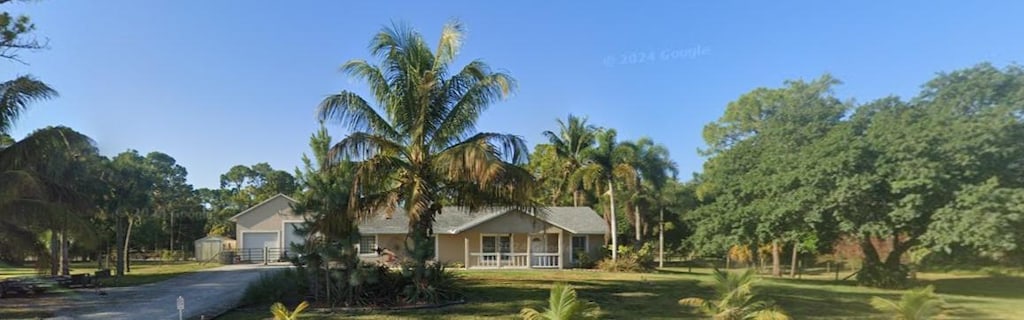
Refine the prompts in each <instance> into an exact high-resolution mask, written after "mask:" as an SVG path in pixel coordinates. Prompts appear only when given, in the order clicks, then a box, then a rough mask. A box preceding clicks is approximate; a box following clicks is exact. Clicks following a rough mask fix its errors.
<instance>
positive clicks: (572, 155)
mask: <svg viewBox="0 0 1024 320" xmlns="http://www.w3.org/2000/svg"><path fill="white" fill-rule="evenodd" d="M558 129H559V130H558V133H557V134H556V133H554V132H552V131H544V133H543V134H544V136H545V137H547V138H548V142H549V143H550V144H551V146H552V147H553V148H554V150H555V155H557V156H558V158H560V160H561V161H562V162H563V163H562V170H563V173H562V177H561V181H559V186H558V188H557V189H555V193H554V196H553V197H552V199H551V204H552V205H557V201H558V199H559V198H560V197H561V195H562V191H564V190H565V189H566V188H572V205H573V206H577V207H578V206H579V205H580V189H581V188H582V186H581V185H580V184H579V183H578V181H571V180H570V177H572V176H573V175H574V174H576V171H578V170H579V169H580V168H581V167H583V163H584V161H585V160H586V158H585V155H586V153H587V152H588V150H590V149H591V148H593V146H594V142H595V140H596V135H595V133H596V132H597V127H595V126H593V125H588V124H587V118H586V117H577V116H574V115H572V114H569V117H568V118H567V119H566V121H564V122H563V121H562V120H561V119H558ZM574 182H575V183H574Z"/></svg>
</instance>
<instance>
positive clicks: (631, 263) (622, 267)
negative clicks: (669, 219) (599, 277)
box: [597, 243, 655, 272]
mask: <svg viewBox="0 0 1024 320" xmlns="http://www.w3.org/2000/svg"><path fill="white" fill-rule="evenodd" d="M654 266H655V263H654V246H653V245H652V244H651V243H644V244H643V245H642V246H640V247H639V248H637V247H633V246H619V256H618V259H617V260H612V258H611V257H607V258H604V259H603V260H601V261H598V262H597V268H598V269H601V270H603V271H609V272H650V271H652V270H654Z"/></svg>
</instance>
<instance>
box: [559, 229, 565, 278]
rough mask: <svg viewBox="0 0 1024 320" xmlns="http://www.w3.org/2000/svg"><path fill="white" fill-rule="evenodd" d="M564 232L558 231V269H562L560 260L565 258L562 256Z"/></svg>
mask: <svg viewBox="0 0 1024 320" xmlns="http://www.w3.org/2000/svg"><path fill="white" fill-rule="evenodd" d="M563 233H565V230H561V229H559V230H558V268H559V269H561V268H562V260H565V256H563V255H562V234H563Z"/></svg>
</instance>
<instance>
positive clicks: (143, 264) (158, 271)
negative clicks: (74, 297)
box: [0, 261, 219, 287]
mask: <svg viewBox="0 0 1024 320" xmlns="http://www.w3.org/2000/svg"><path fill="white" fill-rule="evenodd" d="M216 266H219V265H218V264H205V265H200V264H199V263H197V262H191V261H190V262H156V261H137V262H133V263H132V271H131V272H130V273H126V274H125V276H124V277H123V278H121V279H120V280H118V281H114V279H107V280H106V281H104V282H103V285H104V286H107V287H111V286H114V287H125V286H136V285H140V284H146V283H153V282H158V281H162V280H166V279H169V278H171V277H174V276H178V275H182V274H185V273H189V272H194V271H196V270H201V269H206V268H212V267H216ZM70 269H71V274H79V273H88V274H92V273H93V272H96V270H99V268H97V267H96V263H95V262H84V263H72V264H71V268H70ZM38 274H39V272H38V271H37V270H35V269H33V268H31V267H28V268H26V267H11V266H7V265H0V279H5V278H11V277H28V276H35V275H38Z"/></svg>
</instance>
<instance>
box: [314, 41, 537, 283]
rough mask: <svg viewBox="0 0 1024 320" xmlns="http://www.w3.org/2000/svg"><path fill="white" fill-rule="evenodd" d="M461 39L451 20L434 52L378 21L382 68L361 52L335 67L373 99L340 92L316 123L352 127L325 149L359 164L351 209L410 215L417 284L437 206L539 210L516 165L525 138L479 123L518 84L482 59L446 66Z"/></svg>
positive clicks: (529, 182)
mask: <svg viewBox="0 0 1024 320" xmlns="http://www.w3.org/2000/svg"><path fill="white" fill-rule="evenodd" d="M462 38H463V33H462V25H461V24H459V23H458V22H452V23H448V24H446V25H445V26H444V28H443V29H442V30H441V39H440V41H439V43H438V45H437V47H436V49H435V50H434V51H431V50H430V48H429V47H428V45H427V43H426V42H425V41H424V40H423V37H422V35H420V34H419V33H418V32H416V31H414V30H412V29H411V28H408V27H406V26H404V25H395V26H392V27H388V28H384V29H383V30H381V31H380V32H379V33H378V34H377V35H376V36H375V37H374V38H373V40H372V41H371V43H370V51H371V53H372V54H373V55H374V56H376V57H377V58H379V59H380V65H375V64H371V63H368V62H366V61H363V60H358V59H357V60H350V61H348V62H347V63H345V64H344V65H343V66H342V67H341V70H342V72H344V73H347V74H349V75H350V76H353V77H356V78H359V79H362V80H363V81H365V82H366V83H367V85H368V86H369V88H370V92H371V93H372V95H373V96H372V99H371V100H367V99H364V98H363V97H361V96H359V95H358V94H356V93H354V92H351V91H347V90H346V91H342V92H340V93H338V94H334V95H331V96H328V97H327V98H325V99H324V101H323V102H322V103H321V104H320V107H319V115H320V119H321V120H326V119H330V120H335V121H337V122H340V123H342V124H343V125H345V126H346V127H347V129H349V131H350V132H351V133H350V134H349V135H348V136H347V137H345V138H344V139H342V140H341V141H340V142H338V143H337V144H335V145H334V146H333V147H332V148H331V155H332V158H333V159H334V160H336V161H337V160H339V159H346V158H349V159H352V160H354V161H357V162H359V165H358V168H357V169H356V174H355V183H354V185H356V186H357V189H355V190H353V201H351V205H352V206H353V208H356V210H361V211H365V212H374V213H376V212H379V211H383V212H385V213H387V214H391V213H393V212H394V211H395V210H396V209H399V208H401V209H404V210H405V213H406V214H407V215H408V216H409V235H408V237H407V239H408V240H407V241H409V242H411V243H409V244H408V245H407V246H406V247H407V248H410V252H409V253H410V256H411V258H412V260H413V264H412V266H411V268H412V276H413V279H414V282H415V285H416V286H425V285H426V284H425V283H423V281H421V280H423V279H424V278H423V276H424V272H425V262H426V260H427V259H428V258H429V257H430V256H432V255H431V250H432V247H433V244H432V243H431V241H430V236H431V235H432V234H433V222H434V217H435V216H436V215H437V214H440V213H441V209H442V207H443V206H446V205H452V206H465V207H468V208H469V209H470V210H477V209H479V208H482V207H495V206H502V207H517V208H521V209H524V210H526V209H530V208H534V207H535V205H533V204H532V203H531V201H530V195H531V192H532V190H531V189H532V188H533V186H534V184H535V181H534V178H533V176H532V175H531V174H530V172H529V171H527V170H526V169H524V168H521V167H519V166H518V165H519V164H522V163H525V162H526V159H527V153H528V149H527V147H526V144H525V142H524V141H523V140H522V138H520V137H518V136H515V135H511V134H503V133H494V132H477V131H476V128H475V124H476V121H477V119H479V117H480V115H481V114H482V113H483V112H484V111H486V110H487V108H488V107H489V106H490V105H491V104H492V103H494V102H496V101H498V100H500V99H504V98H506V97H508V95H509V94H510V93H511V92H512V90H513V89H514V88H515V81H514V80H513V79H512V77H511V76H509V75H508V74H505V73H501V72H493V71H491V69H490V67H488V66H487V64H485V63H483V62H482V61H479V60H474V61H471V62H469V63H468V64H467V65H465V66H463V68H462V69H461V70H458V71H457V72H454V73H452V72H451V70H450V69H449V64H450V63H451V62H452V61H453V60H454V59H455V57H456V55H457V53H458V51H459V49H460V47H461V45H462ZM369 101H373V103H374V104H375V105H376V106H373V105H371V103H370V102H369Z"/></svg>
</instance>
